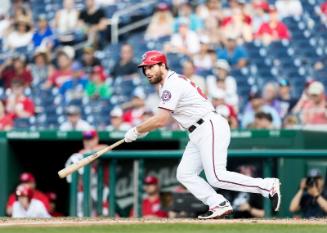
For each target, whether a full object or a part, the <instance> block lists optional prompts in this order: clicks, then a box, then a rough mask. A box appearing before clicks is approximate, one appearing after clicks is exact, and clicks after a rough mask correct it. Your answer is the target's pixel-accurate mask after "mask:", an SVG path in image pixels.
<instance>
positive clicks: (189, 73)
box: [182, 60, 207, 93]
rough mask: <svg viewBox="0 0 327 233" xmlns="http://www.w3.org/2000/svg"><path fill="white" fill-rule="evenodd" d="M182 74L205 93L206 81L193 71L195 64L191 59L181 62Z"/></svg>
mask: <svg viewBox="0 0 327 233" xmlns="http://www.w3.org/2000/svg"><path fill="white" fill-rule="evenodd" d="M182 66H183V75H184V76H185V77H187V78H188V79H190V80H191V81H192V82H193V83H195V85H196V86H198V87H200V89H201V90H202V92H203V93H207V87H206V82H205V80H204V78H203V77H202V76H200V75H197V74H196V73H195V66H194V63H193V62H192V61H191V60H187V61H184V62H183V65H182Z"/></svg>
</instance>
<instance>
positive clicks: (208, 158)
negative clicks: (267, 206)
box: [125, 51, 281, 219]
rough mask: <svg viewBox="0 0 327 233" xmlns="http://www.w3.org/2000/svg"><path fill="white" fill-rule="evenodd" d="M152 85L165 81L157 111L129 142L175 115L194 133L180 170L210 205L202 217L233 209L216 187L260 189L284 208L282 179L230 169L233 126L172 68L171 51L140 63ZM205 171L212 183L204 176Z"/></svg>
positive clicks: (180, 176) (129, 136)
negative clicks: (250, 175)
mask: <svg viewBox="0 0 327 233" xmlns="http://www.w3.org/2000/svg"><path fill="white" fill-rule="evenodd" d="M138 67H139V68H141V69H142V71H143V73H144V75H145V76H146V77H147V79H148V80H149V82H150V83H151V84H152V85H159V94H160V98H161V101H160V103H159V109H158V111H157V113H156V114H155V115H154V116H152V117H150V118H149V119H147V120H146V121H144V122H143V123H141V124H139V125H138V126H136V127H134V128H131V129H129V130H128V131H127V132H126V134H125V142H132V141H134V140H136V139H137V138H138V137H142V136H145V135H146V134H147V133H148V132H149V131H152V130H154V129H157V128H160V127H163V126H164V125H165V124H167V123H168V122H169V120H170V117H171V116H172V117H173V118H174V119H175V120H176V121H177V122H178V123H179V125H180V126H181V127H182V128H184V129H185V130H187V131H188V132H189V142H188V144H187V146H186V149H185V151H184V154H183V157H182V159H181V162H180V164H179V166H178V168H177V180H178V181H179V182H181V183H182V184H183V185H184V186H185V187H186V188H187V189H188V190H189V191H190V192H191V193H192V194H193V195H194V196H195V197H196V198H198V199H199V200H201V201H202V202H203V203H204V204H206V205H208V206H209V210H208V212H206V213H205V214H203V215H200V216H198V218H199V219H212V218H222V217H224V216H226V215H229V214H231V213H232V211H233V209H232V206H231V204H230V203H229V201H228V200H226V199H225V198H224V197H223V196H222V195H220V194H218V193H216V191H215V190H214V189H213V188H212V187H211V186H213V187H217V188H221V189H227V190H234V191H239V192H251V193H259V194H261V195H262V196H264V197H267V198H270V199H271V201H272V207H273V209H274V210H275V211H278V210H279V206H280V199H281V195H280V182H279V179H277V178H265V179H262V178H252V177H248V176H245V175H242V174H239V173H235V172H229V171H227V170H226V163H227V148H228V146H229V143H230V137H231V136H230V128H229V125H228V123H227V120H226V119H225V118H223V117H222V116H220V115H219V114H217V113H216V112H215V111H214V108H213V106H212V104H211V103H210V101H209V100H208V99H207V97H206V96H205V95H204V94H203V92H202V91H201V89H200V88H198V87H197V86H196V85H195V84H194V83H193V82H191V81H190V80H189V79H187V78H186V77H183V76H182V75H179V74H177V73H176V72H174V71H172V70H170V69H169V68H168V65H167V58H166V56H165V54H163V53H162V52H160V51H148V52H146V53H145V54H144V55H143V57H142V63H141V64H140V65H139V66H138ZM202 170H204V172H205V175H206V178H207V181H205V180H204V179H203V178H201V177H200V176H199V174H200V173H201V171H202Z"/></svg>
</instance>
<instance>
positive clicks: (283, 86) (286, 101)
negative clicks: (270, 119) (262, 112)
mask: <svg viewBox="0 0 327 233" xmlns="http://www.w3.org/2000/svg"><path fill="white" fill-rule="evenodd" d="M278 86H279V88H278V94H277V99H278V100H279V102H280V116H281V117H282V118H283V119H284V118H285V117H286V116H287V114H289V113H290V112H291V110H292V108H293V107H294V106H295V104H296V99H295V98H293V97H292V94H291V85H290V82H289V81H288V80H287V79H281V80H279V81H278Z"/></svg>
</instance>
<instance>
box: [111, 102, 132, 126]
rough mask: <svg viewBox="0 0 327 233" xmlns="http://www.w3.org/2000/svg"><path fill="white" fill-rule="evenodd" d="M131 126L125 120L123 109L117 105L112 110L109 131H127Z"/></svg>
mask: <svg viewBox="0 0 327 233" xmlns="http://www.w3.org/2000/svg"><path fill="white" fill-rule="evenodd" d="M130 127H131V126H130V125H129V124H127V123H126V122H124V121H123V110H122V109H121V108H119V107H115V108H114V109H113V110H111V112H110V124H109V125H108V126H107V130H108V131H109V132H113V131H127V130H128V129H129V128H130Z"/></svg>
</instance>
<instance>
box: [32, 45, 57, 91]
mask: <svg viewBox="0 0 327 233" xmlns="http://www.w3.org/2000/svg"><path fill="white" fill-rule="evenodd" d="M29 68H30V70H31V73H32V76H33V85H32V86H34V87H41V86H42V85H44V83H45V82H46V81H47V79H48V77H50V76H51V75H52V73H53V72H54V66H53V65H52V64H51V62H50V58H49V52H47V50H46V49H44V48H37V49H36V50H35V52H34V55H33V62H32V63H30V64H29Z"/></svg>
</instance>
